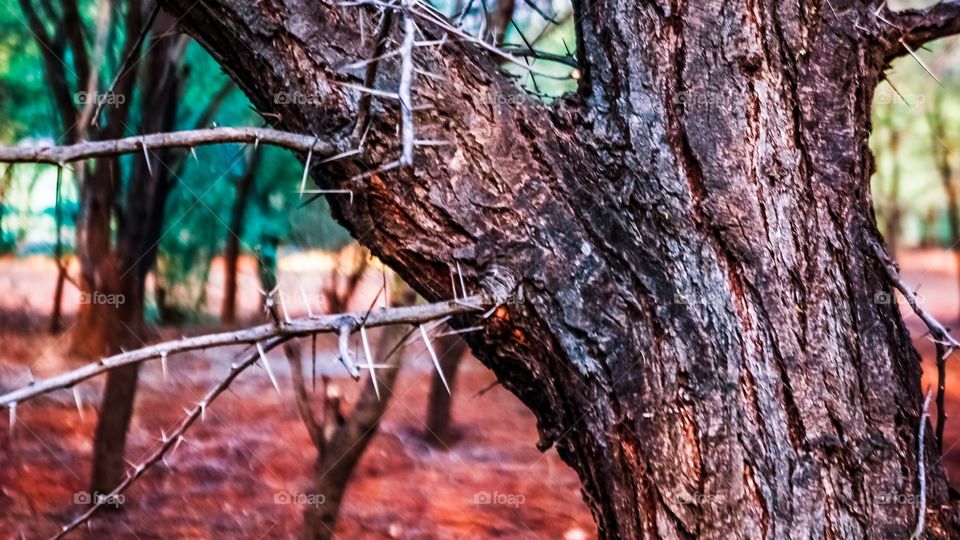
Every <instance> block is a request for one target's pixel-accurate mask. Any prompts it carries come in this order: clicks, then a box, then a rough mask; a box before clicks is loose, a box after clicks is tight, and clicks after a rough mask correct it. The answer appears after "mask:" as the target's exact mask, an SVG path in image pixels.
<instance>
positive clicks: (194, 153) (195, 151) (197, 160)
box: [190, 146, 200, 163]
mask: <svg viewBox="0 0 960 540" xmlns="http://www.w3.org/2000/svg"><path fill="white" fill-rule="evenodd" d="M190 155H191V156H193V160H194V161H196V162H197V163H200V160H199V159H197V149H196V148H194V147H192V146H191V147H190Z"/></svg>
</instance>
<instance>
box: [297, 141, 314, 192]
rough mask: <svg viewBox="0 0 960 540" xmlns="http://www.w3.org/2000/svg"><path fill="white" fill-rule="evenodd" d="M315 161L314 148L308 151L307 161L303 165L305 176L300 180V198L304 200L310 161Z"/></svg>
mask: <svg viewBox="0 0 960 540" xmlns="http://www.w3.org/2000/svg"><path fill="white" fill-rule="evenodd" d="M311 159H313V148H312V147H311V148H310V150H309V151H307V161H305V162H304V164H303V176H302V177H301V178H300V198H301V199H302V198H303V190H304V189H306V188H307V173H308V172H310V160H311Z"/></svg>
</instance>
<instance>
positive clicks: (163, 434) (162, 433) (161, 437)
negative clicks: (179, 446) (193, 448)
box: [160, 429, 169, 444]
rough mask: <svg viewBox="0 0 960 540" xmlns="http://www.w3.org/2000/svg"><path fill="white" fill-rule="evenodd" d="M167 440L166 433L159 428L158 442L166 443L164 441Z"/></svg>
mask: <svg viewBox="0 0 960 540" xmlns="http://www.w3.org/2000/svg"><path fill="white" fill-rule="evenodd" d="M168 440H169V439H167V434H166V433H164V432H163V430H162V429H161V430H160V442H162V443H164V444H166V442H167V441H168Z"/></svg>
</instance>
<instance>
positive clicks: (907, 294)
mask: <svg viewBox="0 0 960 540" xmlns="http://www.w3.org/2000/svg"><path fill="white" fill-rule="evenodd" d="M871 244H872V245H873V249H874V252H875V254H876V256H877V257H878V258H879V260H880V262H881V263H882V264H883V269H884V270H885V271H886V273H887V278H888V279H889V280H890V283H891V285H893V287H894V288H895V289H897V290H898V291H900V294H902V295H903V297H904V298H905V299H906V300H907V303H908V304H910V308H911V309H912V310H913V312H914V313H916V314H917V317H920V320H921V321H923V324H924V325H926V327H927V329H928V330H929V331H930V336H931V337H932V338H933V340H934V341H935V342H937V343H941V344H943V345H946V346H947V347H948V348H950V349H952V350H956V349H960V342H958V341H957V340H956V339H954V337H953V336H952V335H950V331H949V330H947V329H946V328H945V327H944V326H943V325H942V324H940V321H938V320H937V319H936V318H935V317H934V316H933V315H931V314H930V313H929V312H927V310H925V309H923V306H921V305H920V301H919V300H918V299H917V295H916V294H914V292H913V291H912V290H910V288H909V287H907V285H906V284H905V283H904V282H903V280H902V279H901V278H900V273H899V272H898V271H897V266H896V263H894V262H893V260H891V259H890V256H889V255H887V253H886V252H885V251H884V250H883V247H881V246H880V245H879V244H878V243H876V242H871Z"/></svg>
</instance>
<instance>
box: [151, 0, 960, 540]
mask: <svg viewBox="0 0 960 540" xmlns="http://www.w3.org/2000/svg"><path fill="white" fill-rule="evenodd" d="M162 1H163V4H164V5H165V6H168V7H169V8H170V9H171V10H172V11H173V12H175V13H176V14H177V15H182V16H183V19H182V24H184V25H185V27H186V28H188V29H189V31H190V32H191V33H193V34H194V35H195V36H196V37H197V39H198V40H199V41H200V42H201V43H203V44H204V46H205V47H207V48H208V49H209V50H210V51H211V52H212V54H213V55H214V56H215V57H216V58H217V59H218V61H219V62H221V63H222V64H223V65H224V66H225V67H226V71H227V72H229V73H230V74H231V76H232V77H233V78H234V79H235V80H236V81H237V82H238V84H239V85H240V86H241V88H242V89H243V90H244V91H245V92H246V93H247V95H248V96H249V97H250V99H251V100H252V101H253V103H254V104H255V105H256V106H257V108H258V109H259V110H260V111H261V112H262V113H263V114H264V116H265V117H267V118H270V119H272V120H273V121H274V122H275V124H276V125H277V126H279V127H282V128H284V129H288V130H291V131H296V132H300V133H316V134H321V135H323V136H327V137H328V138H329V139H330V140H333V141H342V142H343V148H342V149H343V150H344V151H346V150H348V149H351V148H357V147H358V144H359V141H358V140H356V139H355V138H353V133H354V127H355V126H354V124H355V123H356V119H357V118H358V116H359V115H358V113H359V111H358V110H357V109H356V104H357V103H358V102H359V101H360V100H359V99H358V97H357V92H356V91H355V90H354V89H351V88H350V87H349V86H348V85H343V84H335V83H334V82H333V81H337V82H343V81H350V82H351V83H354V84H359V83H361V81H362V80H363V73H362V71H360V72H358V71H357V70H350V69H348V68H346V67H343V66H349V65H350V64H352V63H354V62H356V61H358V60H360V59H363V58H367V57H368V55H369V51H371V50H372V49H373V44H372V43H371V41H372V39H373V36H375V34H376V31H375V29H374V28H372V25H367V26H366V27H365V28H361V27H360V26H361V25H363V24H364V23H363V21H365V20H366V21H371V20H375V19H376V17H374V16H373V15H374V12H375V9H376V8H374V7H371V6H363V5H361V6H353V7H344V6H341V5H340V4H338V3H335V2H328V1H322V2H306V1H305V0H287V1H285V2H282V3H278V2H258V3H255V4H250V3H249V2H247V1H245V0H209V1H207V2H202V3H200V4H196V3H194V2H192V1H190V0H162ZM574 8H575V10H576V16H575V19H574V20H575V23H576V29H577V47H576V49H577V55H578V62H579V69H578V71H577V72H576V75H577V78H578V81H579V89H578V93H577V95H576V96H570V97H567V98H564V99H559V100H557V102H555V103H553V104H551V105H550V106H545V105H544V104H543V103H541V102H538V101H537V100H535V99H533V98H531V97H529V96H525V95H524V94H523V93H522V92H521V91H520V90H519V89H518V88H517V87H516V86H515V85H514V83H513V82H512V81H511V80H509V79H508V78H506V77H503V76H500V75H498V74H497V70H498V66H497V65H496V62H495V60H494V58H493V57H492V56H491V55H490V54H487V53H486V52H484V53H478V52H476V51H474V50H473V49H472V48H470V47H469V46H468V44H465V43H463V42H462V41H461V40H456V39H454V40H448V41H447V44H446V45H445V46H444V47H443V48H439V49H427V48H418V49H417V51H416V54H415V61H416V64H417V67H418V68H420V69H421V70H423V71H428V72H432V73H442V74H443V76H442V77H440V78H438V79H433V78H430V77H417V78H416V79H415V81H416V82H415V91H416V98H415V106H416V115H415V117H416V130H417V137H418V138H420V137H422V138H423V139H429V140H444V141H449V142H450V144H449V145H446V146H421V147H418V148H417V153H416V160H415V165H416V166H415V167H412V168H410V169H404V168H398V169H393V170H390V171H380V172H378V173H376V174H373V175H369V171H372V170H375V169H377V168H378V167H379V166H381V165H382V164H386V163H391V162H394V161H396V160H397V150H396V148H397V146H398V141H397V118H398V117H399V116H400V114H399V110H398V106H397V104H396V103H395V102H393V101H391V100H378V103H377V107H376V108H375V109H374V110H373V111H372V116H373V118H372V120H371V122H370V131H369V133H366V138H365V142H364V144H363V146H362V148H363V152H361V153H359V154H353V155H351V156H348V157H346V158H343V159H340V160H337V161H333V162H329V163H323V164H321V163H318V161H317V160H313V162H312V163H313V164H314V167H313V170H312V172H313V173H314V178H315V180H316V182H317V183H318V184H319V185H320V186H321V187H322V188H324V189H350V190H352V191H353V194H354V197H353V201H352V204H351V203H350V201H348V200H347V199H346V198H345V197H341V198H337V197H331V198H330V202H331V206H332V208H333V211H334V214H335V215H336V216H337V218H338V219H339V220H340V221H341V222H342V223H343V224H344V225H345V226H346V227H348V228H349V229H350V230H351V232H352V233H353V234H354V235H355V236H356V237H357V238H360V239H362V241H363V243H364V244H365V245H366V246H368V247H370V248H371V250H372V251H373V253H374V254H375V255H376V256H377V257H379V258H380V259H381V260H383V261H385V262H386V263H388V264H390V266H391V267H392V268H394V269H395V270H397V272H398V273H400V274H401V275H402V276H403V277H404V279H405V280H407V281H408V282H409V283H411V284H412V285H413V286H414V287H416V288H417V290H418V291H420V292H421V293H423V294H424V295H425V296H426V297H428V298H431V299H439V298H446V297H449V296H450V283H449V275H450V272H451V270H452V269H453V268H454V267H455V266H454V265H455V264H456V263H459V267H460V268H461V269H462V274H463V276H464V279H465V280H466V282H467V286H468V288H470V289H472V290H474V291H479V290H484V291H486V292H487V293H488V294H490V295H491V296H493V297H495V298H500V299H509V300H510V301H509V302H507V303H506V304H504V305H502V306H501V307H500V308H499V309H498V310H497V311H496V313H494V314H493V315H492V316H491V318H490V319H489V320H488V321H487V322H486V324H485V328H484V331H483V332H475V333H469V334H466V336H465V337H466V339H467V340H468V341H469V343H470V345H471V347H472V349H473V351H474V353H475V354H476V356H477V357H478V358H479V359H480V360H481V361H482V362H484V363H485V364H486V365H487V366H489V367H490V368H491V369H493V370H494V372H495V373H496V374H497V377H498V378H499V380H500V381H501V382H502V383H503V386H504V387H506V388H507V389H509V390H511V391H512V392H514V393H515V394H516V395H517V396H518V397H519V398H520V399H521V400H522V401H523V402H524V403H525V404H526V405H527V406H528V407H529V408H530V409H531V410H532V411H533V412H534V414H535V415H536V417H537V421H538V422H537V425H538V431H539V434H540V441H539V447H540V448H541V449H544V450H545V449H547V448H549V447H551V446H556V448H557V450H558V452H559V454H560V456H561V457H562V458H563V459H564V460H565V461H566V462H567V463H569V464H570V465H571V466H572V467H573V468H574V469H575V470H576V471H577V473H578V474H579V476H580V480H581V482H582V484H583V495H584V499H585V500H586V502H587V504H588V505H589V507H590V509H591V511H592V512H593V516H594V519H595V520H596V522H597V524H598V527H599V531H600V536H601V537H603V538H694V537H697V538H774V537H777V538H779V537H784V538H786V537H794V536H815V537H825V538H894V537H896V538H905V537H909V536H910V535H911V534H912V533H913V529H914V527H915V526H916V524H917V522H918V515H917V506H916V505H915V504H889V503H888V502H884V501H890V500H895V501H900V500H909V501H915V500H917V499H916V497H918V490H919V489H920V486H921V485H923V486H925V490H926V492H925V494H926V499H925V500H926V503H927V506H926V510H927V512H926V515H925V516H924V517H925V524H926V534H927V536H928V537H934V536H935V537H955V536H957V531H958V530H960V528H958V526H957V525H958V523H957V520H958V514H957V509H956V506H955V504H954V502H953V501H952V500H951V499H950V495H949V492H948V485H947V481H946V478H945V475H944V472H943V467H942V465H941V464H940V461H939V460H938V459H937V457H938V453H939V450H940V449H939V448H937V444H936V440H935V438H934V437H933V435H932V434H931V430H927V432H926V433H927V437H926V438H925V439H924V440H923V441H918V440H917V439H918V430H919V427H920V422H921V421H925V420H922V419H923V418H924V416H923V411H921V408H922V396H921V389H920V362H919V358H918V356H917V354H916V351H915V350H914V349H913V346H912V345H911V342H910V336H909V333H908V331H907V329H906V327H905V326H904V324H903V321H902V318H901V316H900V314H899V312H898V310H897V306H896V305H895V304H894V303H890V302H878V301H876V299H878V298H880V296H878V293H889V292H890V290H891V288H890V279H889V277H888V272H887V266H886V260H885V258H884V257H883V256H882V255H881V253H882V251H883V248H882V240H881V239H880V234H879V231H878V230H877V227H876V221H875V218H874V210H873V206H872V202H871V194H870V177H871V174H872V172H873V170H874V162H873V156H872V155H871V153H870V150H869V146H868V137H869V133H870V111H871V105H872V98H873V94H874V90H875V88H876V85H877V83H878V82H879V81H880V80H881V78H882V77H883V75H884V70H885V69H886V68H887V67H888V65H889V62H890V61H891V60H892V59H893V58H895V57H897V56H899V55H903V54H907V50H906V48H905V47H904V45H905V44H906V45H907V46H910V47H913V48H919V47H920V46H921V45H922V44H923V43H924V42H925V41H928V40H931V39H934V38H936V37H938V36H943V35H946V34H949V33H956V32H960V5H958V4H956V3H955V2H943V3H940V4H938V5H937V6H934V7H931V8H929V9H928V10H925V11H919V12H914V11H910V12H892V11H890V10H889V9H886V8H885V7H884V6H883V5H881V7H879V8H878V7H877V6H876V5H872V4H870V3H867V2H841V3H838V2H833V4H832V5H831V6H828V5H827V4H826V2H819V1H815V2H799V3H798V2H779V1H773V0H757V1H754V2H744V3H735V2H723V1H720V0H702V1H700V2H686V1H672V2H639V1H636V0H626V1H624V2H619V3H611V2H604V1H602V0H601V1H600V2H599V3H593V2H583V1H580V0H578V1H575V2H574ZM409 9H413V10H414V12H415V13H416V15H415V16H416V17H417V24H418V25H419V28H420V30H421V31H422V32H423V34H424V38H425V39H440V38H441V37H442V34H443V32H442V31H440V30H439V29H438V28H439V25H438V23H436V22H435V19H433V20H431V18H432V17H434V15H433V14H432V13H428V12H426V11H425V10H426V8H423V7H422V6H420V5H419V4H416V5H414V6H413V7H411V8H409ZM361 10H362V11H364V14H365V15H367V16H365V17H361V16H360V15H359V14H357V11H361ZM396 26H397V27H402V26H404V25H396ZM393 32H394V35H393V36H392V37H393V39H394V41H395V42H400V41H401V40H402V36H401V35H399V32H402V30H401V29H397V28H395V29H394V30H393ZM380 69H381V70H382V71H381V76H380V77H379V78H378V80H377V81H378V82H377V83H376V86H377V87H378V88H379V89H380V90H382V91H385V92H396V90H397V86H396V81H397V80H399V78H400V77H399V73H398V72H399V65H398V62H397V59H396V58H390V59H385V61H383V62H381V65H380ZM280 92H286V93H289V94H291V95H292V94H298V95H302V96H311V98H316V99H312V100H311V101H310V103H308V104H305V103H301V102H298V101H296V100H289V101H284V102H283V103H278V100H276V99H274V96H276V95H277V94H278V93H280ZM304 157H305V156H304ZM363 173H368V175H369V176H368V178H367V179H365V180H364V181H361V182H358V181H356V180H355V178H356V177H357V175H359V174H363ZM521 287H522V289H523V293H524V294H523V295H522V297H520V295H519V294H517V293H519V289H520V288H521ZM466 324H469V321H454V322H453V325H454V327H457V328H459V327H462V326H464V325H466ZM921 455H922V456H923V458H924V461H925V463H926V464H927V466H926V468H925V469H924V471H923V474H924V475H925V479H924V482H923V483H922V484H921V483H920V482H919V481H918V475H919V474H920V469H919V466H918V463H919V461H920V460H919V458H920V457H921Z"/></svg>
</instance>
